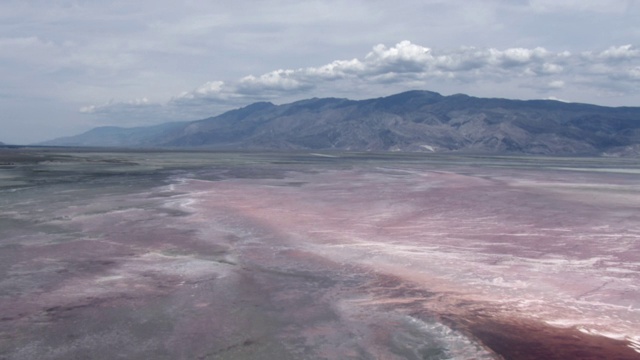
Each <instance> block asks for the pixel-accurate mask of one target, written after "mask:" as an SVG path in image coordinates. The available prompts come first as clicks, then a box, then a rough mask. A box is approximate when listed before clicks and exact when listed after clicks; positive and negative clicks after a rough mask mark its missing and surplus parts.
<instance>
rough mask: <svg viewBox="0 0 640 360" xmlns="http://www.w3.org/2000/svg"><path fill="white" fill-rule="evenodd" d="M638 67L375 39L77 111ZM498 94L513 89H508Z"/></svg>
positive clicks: (207, 107)
mask: <svg viewBox="0 0 640 360" xmlns="http://www.w3.org/2000/svg"><path fill="white" fill-rule="evenodd" d="M639 69H640V51H639V50H638V49H637V48H636V47H634V46H632V45H622V46H612V47H609V48H607V49H604V50H599V51H593V50H592V51H584V52H581V53H576V54H573V53H571V52H569V51H560V52H553V51H550V50H547V49H545V48H542V47H534V48H522V47H516V48H507V49H502V50H501V49H496V48H476V47H460V48H456V49H432V48H429V47H426V46H422V45H418V44H414V43H412V42H410V41H401V42H399V43H397V44H395V45H394V46H390V47H388V46H386V45H384V44H379V45H375V46H374V47H373V48H372V50H371V51H370V52H368V53H366V54H365V55H364V56H362V57H360V58H353V59H351V60H334V61H331V62H329V63H327V64H322V65H319V66H315V67H303V68H297V69H278V70H273V71H270V72H267V73H264V74H260V75H246V76H243V77H241V78H239V79H236V80H233V79H225V80H212V81H207V82H205V83H203V84H202V85H200V86H198V87H196V88H195V89H193V90H191V91H186V92H183V93H180V94H179V95H177V96H174V97H173V98H172V99H171V100H169V101H168V102H166V103H164V104H150V103H148V102H146V101H128V102H127V101H124V102H110V103H108V104H105V105H100V106H94V105H89V106H86V107H83V108H82V109H81V111H82V112H85V113H103V114H106V113H110V111H111V110H109V109H110V108H116V109H118V111H119V112H122V111H126V110H132V109H136V111H142V110H140V109H152V110H153V111H158V109H159V108H162V109H164V111H165V112H167V113H172V114H174V115H177V114H180V113H181V112H184V113H183V115H184V114H190V116H192V117H196V116H207V115H211V113H215V112H217V111H222V110H228V109H229V108H232V107H237V106H241V105H245V104H248V103H251V102H253V101H259V100H272V101H286V100H291V99H296V98H301V97H305V96H317V95H326V96H333V95H336V94H338V93H343V92H349V93H354V92H356V91H357V90H359V89H365V91H366V93H364V94H363V96H364V95H368V94H374V95H375V94H380V95H384V94H388V93H391V92H392V91H402V90H409V89H412V88H423V89H431V90H439V88H441V87H446V86H450V85H451V84H452V83H455V84H458V85H461V84H462V85H464V84H466V85H464V86H469V87H473V86H491V84H492V83H493V84H498V83H500V84H510V85H509V86H510V87H511V88H521V89H534V90H535V91H536V92H555V91H563V90H564V89H566V88H567V87H569V86H572V87H573V88H576V87H581V88H583V89H589V88H590V87H591V88H593V89H594V90H595V89H597V88H601V87H603V83H606V81H607V80H615V82H616V84H617V85H616V88H617V89H622V88H624V89H626V90H625V91H632V92H634V91H635V92H640V89H638V86H637V82H638V77H639V72H640V70H639ZM448 84H449V85H448ZM462 85H461V86H462ZM534 94H535V93H534ZM502 96H504V97H510V94H509V93H504V94H503V95H502ZM183 117H184V116H183ZM187 117H188V116H187Z"/></svg>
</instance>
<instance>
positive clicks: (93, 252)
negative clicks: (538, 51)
mask: <svg viewBox="0 0 640 360" xmlns="http://www.w3.org/2000/svg"><path fill="white" fill-rule="evenodd" d="M54 155H55V156H54V158H53V160H54V162H55V165H52V164H51V162H52V159H50V158H47V159H45V160H44V161H47V163H46V164H44V165H43V163H42V162H40V163H38V161H35V162H24V163H23V165H22V167H20V166H16V165H15V164H11V165H4V168H3V169H0V170H3V173H2V174H4V177H3V178H0V185H2V183H1V182H2V181H5V183H4V187H2V186H0V190H3V191H4V192H2V197H1V198H0V201H2V210H1V211H0V221H1V222H2V227H1V228H0V235H1V236H0V241H1V243H0V260H1V261H0V272H1V275H2V278H1V279H2V280H1V281H0V359H70V358H92V359H113V358H127V359H146V358H156V359H259V358H279V359H302V358H305V359H500V358H503V359H571V358H579V359H604V358H606V359H638V358H640V332H639V331H638V329H640V241H639V240H640V215H637V214H640V211H638V210H640V209H638V208H639V207H640V205H638V204H640V187H639V185H637V184H638V181H637V180H638V175H639V174H640V171H638V169H640V165H639V164H636V163H634V162H629V161H623V160H620V161H619V162H616V161H615V160H611V161H609V162H607V160H606V159H604V160H602V159H577V160H574V159H536V158H481V157H475V158H473V157H471V158H468V157H453V156H452V157H435V158H432V159H429V158H427V159H422V158H419V157H416V156H412V155H407V156H404V157H403V156H401V155H394V156H392V155H380V156H378V157H375V156H370V155H362V156H359V157H356V156H354V155H344V154H343V155H341V154H329V155H331V156H338V157H336V158H331V157H326V156H322V157H320V156H313V155H308V154H303V155H296V156H294V155H290V154H289V155H278V154H265V155H256V154H221V153H217V154H206V153H195V154H193V153H182V154H178V155H176V154H164V153H145V154H139V153H138V154H136V153H133V154H132V153H126V152H121V153H107V154H105V153H92V154H83V155H82V156H80V157H79V158H80V159H84V160H82V161H80V160H78V158H76V157H73V156H75V155H72V159H67V158H64V157H62V158H61V157H60V156H59V155H60V154H58V155H56V154H54ZM47 156H51V154H48V155H47ZM340 156H343V158H340ZM29 159H32V158H29ZM65 159H66V160H65ZM89 160H91V161H89ZM33 164H37V165H33ZM185 164H188V165H185ZM612 164H613V165H616V166H612ZM18 165H20V164H18ZM605 165H606V166H605ZM89 168H90V169H92V171H91V174H92V175H87V173H88V172H87V169H89ZM36 170H37V171H36ZM76 172H79V174H76ZM16 174H18V175H16ZM25 174H27V175H25ZM38 174H40V175H38ZM38 176H41V177H38ZM74 176H75V177H74ZM34 179H36V180H37V181H36V180H34ZM45 180H46V181H45Z"/></svg>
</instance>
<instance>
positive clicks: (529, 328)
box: [468, 319, 640, 360]
mask: <svg viewBox="0 0 640 360" xmlns="http://www.w3.org/2000/svg"><path fill="white" fill-rule="evenodd" d="M471 321H472V324H471V325H469V326H468V329H469V332H470V333H471V334H472V335H473V337H475V338H477V339H479V340H480V341H481V342H482V343H483V344H484V345H485V346H487V347H488V348H489V349H491V350H493V351H494V352H496V353H497V354H499V355H501V356H502V357H504V358H505V359H519V360H520V359H522V360H527V359H532V360H533V359H536V360H538V359H546V360H552V359H562V360H566V359H582V360H590V359H594V360H595V359H611V360H614V359H615V360H631V359H636V360H637V359H640V354H639V353H637V352H636V351H634V350H633V349H632V348H630V347H629V343H628V342H627V341H623V340H616V339H611V338H607V337H604V336H594V335H589V334H585V333H582V332H580V331H579V330H578V329H576V328H558V327H553V326H548V325H545V324H543V323H539V322H533V321H523V320H505V321H496V320H494V319H472V320H471Z"/></svg>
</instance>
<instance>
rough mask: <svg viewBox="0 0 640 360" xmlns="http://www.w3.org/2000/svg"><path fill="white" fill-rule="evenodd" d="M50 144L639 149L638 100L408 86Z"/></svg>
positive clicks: (587, 151) (556, 150)
mask: <svg viewBox="0 0 640 360" xmlns="http://www.w3.org/2000/svg"><path fill="white" fill-rule="evenodd" d="M98 135H99V136H98ZM47 144H49V145H93V146H134V147H207V148H228V149H341V150H356V151H437V152H441V151H465V152H485V153H526V154H590V155H597V154H603V153H614V154H635V153H638V151H639V150H640V108H637V107H620V108H609V107H601V106H595V105H588V104H574V103H563V102H559V101H551V100H531V101H520V100H507V99H486V98H476V97H471V96H467V95H462V94H458V95H452V96H442V95H440V94H438V93H434V92H429V91H409V92H405V93H400V94H396V95H392V96H388V97H383V98H378V99H369V100H361V101H353V100H347V99H337V98H323V99H317V98H314V99H307V100H301V101H297V102H294V103H290V104H284V105H274V104H272V103H267V102H261V103H255V104H252V105H249V106H247V107H244V108H241V109H237V110H232V111H229V112H226V113H224V114H222V115H219V116H216V117H212V118H208V119H204V120H199V121H193V122H186V123H172V124H165V125H159V126H154V127H148V128H132V129H122V128H98V129H94V130H91V131H89V132H87V133H85V134H81V135H78V136H75V137H71V138H66V139H57V140H54V141H52V142H48V143H47Z"/></svg>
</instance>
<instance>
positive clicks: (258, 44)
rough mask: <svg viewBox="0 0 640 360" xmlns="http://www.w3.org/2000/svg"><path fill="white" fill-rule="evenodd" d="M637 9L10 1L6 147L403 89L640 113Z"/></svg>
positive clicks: (2, 103)
mask: <svg viewBox="0 0 640 360" xmlns="http://www.w3.org/2000/svg"><path fill="white" fill-rule="evenodd" d="M638 19H640V0H610V1H608V0H599V1H595V0H562V1H559V0H484V1H474V0H402V1H382V0H349V1H346V0H343V1H340V0H322V1H318V0H308V1H294V0H254V1H221V0H219V1H213V0H211V1H204V0H199V1H189V0H183V1H168V0H153V1H150V0H137V1H109V0H101V1H97V0H94V1H91V0H86V1H82V0H0V125H1V127H0V129H1V130H0V141H2V142H5V143H12V144H28V143H35V142H38V141H44V140H49V139H53V138H56V137H60V136H68V135H75V134H78V133H81V132H84V131H87V130H89V129H91V128H94V127H97V126H105V125H113V126H122V127H133V126H146V125H154V124H160V123H164V122H169V121H188V120H197V119H202V118H207V117H210V116H215V115H218V114H221V113H222V112H224V111H227V110H231V109H234V108H238V107H242V106H245V105H249V104H251V103H253V102H256V101H271V102H273V103H275V104H283V103H288V102H292V101H296V100H300V99H305V98H312V97H340V98H349V99H366V98H374V97H381V96H388V95H392V94H394V93H398V92H402V91H406V90H414V89H420V90H430V91H435V92H439V93H441V94H443V95H452V94H456V93H465V94H469V95H472V96H478V97H501V98H511V99H557V100H560V101H570V102H583V103H593V104H599V105H605V106H640V21H638Z"/></svg>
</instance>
